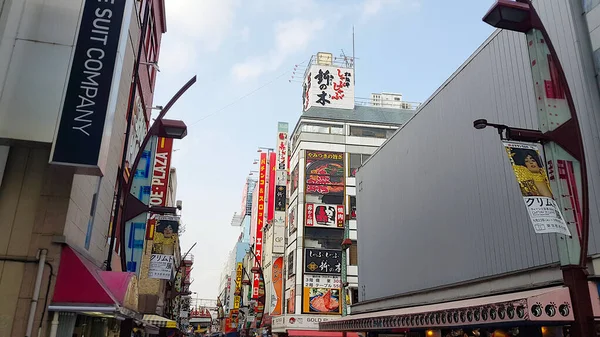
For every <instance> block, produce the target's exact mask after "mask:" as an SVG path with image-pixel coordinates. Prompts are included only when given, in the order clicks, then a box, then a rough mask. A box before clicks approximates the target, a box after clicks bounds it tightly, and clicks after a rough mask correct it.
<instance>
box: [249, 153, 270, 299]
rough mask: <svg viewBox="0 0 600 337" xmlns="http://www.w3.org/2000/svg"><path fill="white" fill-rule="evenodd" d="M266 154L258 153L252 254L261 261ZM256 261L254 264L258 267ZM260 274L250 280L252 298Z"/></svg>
mask: <svg viewBox="0 0 600 337" xmlns="http://www.w3.org/2000/svg"><path fill="white" fill-rule="evenodd" d="M266 180H267V154H266V153H261V154H260V171H259V178H258V212H256V239H255V240H254V254H255V255H256V259H257V260H258V261H262V250H263V221H264V220H265V188H266V183H267V181H266ZM258 261H254V266H256V267H258V266H259V265H258ZM259 284H260V274H259V273H256V274H254V280H253V282H252V298H258V288H259Z"/></svg>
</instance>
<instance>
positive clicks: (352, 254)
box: [348, 241, 358, 266]
mask: <svg viewBox="0 0 600 337" xmlns="http://www.w3.org/2000/svg"><path fill="white" fill-rule="evenodd" d="M348 251H349V253H348V260H349V261H350V265H351V266H358V245H357V244H356V241H352V246H350V248H349V249H348Z"/></svg>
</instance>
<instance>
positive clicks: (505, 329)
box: [319, 282, 600, 337]
mask: <svg viewBox="0 0 600 337" xmlns="http://www.w3.org/2000/svg"><path fill="white" fill-rule="evenodd" d="M589 291H590V296H591V297H592V298H593V299H595V301H594V302H595V303H594V312H595V316H596V317H600V302H599V301H598V286H597V285H596V284H595V283H593V282H590V283H589ZM573 320H574V316H573V310H572V304H571V297H570V294H569V289H568V288H566V287H564V286H554V287H548V288H541V289H535V290H529V291H523V292H515V293H508V294H503V295H496V296H487V297H480V298H474V299H468V300H461V301H453V302H447V303H440V304H431V305H424V306H416V307H408V308H401V309H393V310H386V311H378V312H372V313H364V314H358V315H351V316H347V317H344V318H341V319H337V320H331V321H326V322H321V323H320V324H319V326H320V330H321V331H360V332H365V333H376V334H398V333H401V334H410V335H411V336H413V335H414V336H431V337H434V336H437V337H442V336H443V337H445V336H461V337H463V336H469V337H470V336H495V337H498V336H523V337H525V336H527V337H529V336H536V337H537V336H539V337H541V336H556V337H562V336H567V335H568V331H569V325H570V323H571V322H573Z"/></svg>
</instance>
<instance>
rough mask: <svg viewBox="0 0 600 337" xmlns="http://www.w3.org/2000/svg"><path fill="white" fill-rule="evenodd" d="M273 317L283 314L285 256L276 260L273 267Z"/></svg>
mask: <svg viewBox="0 0 600 337" xmlns="http://www.w3.org/2000/svg"><path fill="white" fill-rule="evenodd" d="M271 284H272V286H273V290H272V291H271V315H273V316H277V315H281V314H282V305H283V256H280V257H277V258H275V260H274V261H273V267H272V283H271Z"/></svg>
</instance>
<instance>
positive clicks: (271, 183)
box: [267, 152, 276, 223]
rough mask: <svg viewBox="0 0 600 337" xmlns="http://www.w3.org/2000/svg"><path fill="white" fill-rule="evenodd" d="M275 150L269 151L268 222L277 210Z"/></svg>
mask: <svg viewBox="0 0 600 337" xmlns="http://www.w3.org/2000/svg"><path fill="white" fill-rule="evenodd" d="M275 158H276V154H275V152H271V153H269V184H268V186H267V187H268V190H269V196H268V199H267V205H268V209H267V222H268V223H271V222H272V221H273V212H274V211H275Z"/></svg>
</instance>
